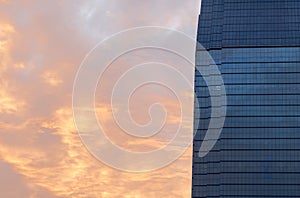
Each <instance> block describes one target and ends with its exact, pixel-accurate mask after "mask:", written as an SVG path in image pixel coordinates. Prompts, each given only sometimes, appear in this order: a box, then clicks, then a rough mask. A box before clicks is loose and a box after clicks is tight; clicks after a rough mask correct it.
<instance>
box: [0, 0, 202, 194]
mask: <svg viewBox="0 0 300 198" xmlns="http://www.w3.org/2000/svg"><path fill="white" fill-rule="evenodd" d="M0 3H1V6H0V13H1V16H0V76H1V78H0V88H1V89H0V118H1V121H0V159H1V160H2V161H3V162H5V163H6V164H9V166H10V167H11V168H8V169H9V172H7V174H4V175H3V176H2V177H1V179H0V183H1V182H2V183H3V182H4V181H6V180H8V179H11V180H10V181H11V182H10V183H9V184H12V183H14V181H15V183H17V184H18V186H17V187H16V188H18V192H17V194H15V195H14V196H11V197H20V195H21V196H23V197H28V196H29V197H32V198H36V197H78V198H79V197H91V198H93V197H104V198H105V197H109V198H111V197H120V196H123V197H130V198H135V197H136V198H138V197H189V196H190V192H189V189H190V178H191V169H190V167H191V158H190V155H191V148H189V149H188V150H187V151H186V152H185V153H184V155H183V156H182V157H181V158H180V159H178V160H177V161H176V162H175V163H173V164H171V165H169V166H167V167H165V168H163V169H160V170H157V171H154V172H150V173H140V174H132V173H126V172H121V171H118V170H115V169H113V168H110V167H108V166H106V165H104V164H103V163H101V162H99V161H98V160H96V159H95V158H94V157H93V156H91V154H90V153H89V152H88V151H87V149H86V148H85V147H84V146H83V144H82V142H81V140H80V138H79V136H78V134H77V132H76V128H75V125H74V121H73V114H72V104H71V101H72V85H73V80H74V77H75V74H76V71H77V69H78V67H79V65H80V63H81V61H82V59H83V58H84V57H85V55H86V53H87V52H88V51H89V50H90V49H91V48H92V47H94V45H95V44H96V43H98V42H99V41H101V40H102V39H104V38H106V37H108V36H110V35H111V34H112V33H116V32H117V31H120V30H123V29H125V28H132V27H136V26H147V25H155V26H166V27H169V28H173V29H179V30H182V31H184V32H186V33H187V34H189V35H191V36H194V35H195V32H196V29H195V28H196V21H197V15H198V10H199V7H198V6H199V5H198V4H199V3H198V1H194V0H192V1H188V2H183V1H179V0H176V1H174V0H166V1H163V2H162V1H158V0H155V1H151V2H150V1H137V0H132V1H127V0H125V1H115V0H112V1H102V0H101V1H96V0H90V1H77V0H75V1H71V0H67V1H22V0H21V1H3V0H2V1H1V2H0ZM133 5H134V6H133ZM121 71H122V70H119V71H116V70H114V72H112V74H111V79H114V75H115V74H116V73H115V72H121ZM185 72H186V73H189V74H192V71H190V70H188V71H185ZM108 84H109V83H108ZM103 85H104V86H105V87H106V88H108V87H109V86H107V85H106V84H105V83H104V84H103ZM154 91H155V89H154ZM141 93H144V94H145V92H141ZM150 93H151V94H150ZM161 93H165V92H161ZM102 94H103V95H101V94H100V95H98V96H99V97H98V99H99V101H98V102H99V103H97V112H98V113H99V114H100V115H99V117H101V118H103V119H102V122H103V123H105V126H106V128H107V131H108V135H109V136H110V137H111V138H112V139H113V140H114V141H115V142H116V143H119V144H120V145H121V146H124V147H125V148H128V149H132V150H139V149H141V148H143V149H145V150H151V149H153V148H157V147H159V146H161V145H164V144H165V140H168V138H169V136H168V134H167V133H169V132H170V131H172V130H174V128H175V127H176V126H175V124H176V123H178V112H177V110H176V108H177V105H178V103H177V102H176V101H175V100H174V98H172V97H170V96H169V95H168V94H166V95H164V94H162V97H158V96H155V95H153V92H148V93H147V94H148V96H149V97H148V98H146V99H147V100H144V101H145V103H143V102H138V99H139V98H138V97H137V98H136V100H135V102H134V104H133V106H135V107H134V108H137V110H139V109H145V111H146V108H144V107H147V105H145V104H146V103H147V104H149V103H151V102H153V101H157V100H159V101H161V103H163V104H165V105H166V108H167V109H168V110H169V112H170V116H169V117H168V120H167V122H168V123H169V125H168V126H166V128H164V130H165V132H166V134H165V135H166V136H163V135H160V136H159V135H158V136H157V137H156V138H155V139H149V140H145V141H139V140H137V139H134V138H131V137H128V135H126V134H122V133H121V131H118V130H117V128H116V126H115V125H113V124H112V119H111V112H110V110H109V105H108V104H109V103H107V101H105V102H103V100H102V99H103V98H106V99H107V97H108V96H109V95H105V93H103V92H102ZM151 95H152V96H153V97H150V96H151ZM133 117H134V118H136V120H137V121H138V122H141V123H143V122H146V121H147V119H148V117H147V113H144V112H143V114H139V113H138V111H134V110H133ZM188 117H189V116H186V117H185V119H186V120H187V121H186V122H188ZM187 125H188V124H187ZM187 130H189V129H187ZM117 134H119V135H117ZM171 137H172V136H171ZM6 169H7V168H3V170H6ZM16 175H17V176H16ZM8 189H9V188H8Z"/></svg>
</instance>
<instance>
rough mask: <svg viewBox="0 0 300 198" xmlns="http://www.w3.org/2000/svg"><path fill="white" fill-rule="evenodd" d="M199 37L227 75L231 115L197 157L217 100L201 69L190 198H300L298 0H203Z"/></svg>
mask: <svg viewBox="0 0 300 198" xmlns="http://www.w3.org/2000/svg"><path fill="white" fill-rule="evenodd" d="M198 41H199V42H200V43H201V44H202V45H203V46H204V47H205V48H206V49H207V50H208V51H209V53H210V54H211V56H212V57H213V59H214V61H215V63H216V64H217V66H218V67H219V70H220V71H221V73H222V77H223V80H224V83H225V88H226V94H227V116H226V121H225V124H224V128H223V130H222V134H221V137H220V138H219V140H218V142H217V144H216V145H215V146H214V148H213V150H212V151H210V153H209V154H208V155H206V156H205V157H204V158H199V157H198V151H199V148H200V145H201V143H202V141H203V139H204V136H205V134H206V131H207V128H208V125H209V121H210V116H211V108H212V107H211V105H212V104H211V101H210V95H209V91H208V88H207V85H206V83H205V81H204V80H203V78H202V76H201V75H200V73H199V72H198V71H197V70H196V72H195V93H196V98H195V100H198V102H199V104H200V107H199V108H200V114H199V113H198V112H199V109H197V110H195V112H196V113H195V115H194V119H195V122H196V121H199V123H200V124H199V127H198V128H195V129H194V130H195V134H196V135H195V137H194V144H193V179H192V180H193V185H192V197H198V198H206V197H231V198H234V197H241V198H250V197H251V198H253V197H256V198H263V197H264V198H266V197H270V198H273V197H280V198H288V197H300V100H299V98H300V1H299V0H276V1H274V0H247V1H245V0H202V9H201V15H200V16H199V26H198ZM197 57H198V58H197ZM201 66H206V67H207V65H205V63H204V62H203V61H202V60H199V56H197V53H196V67H201ZM212 75H213V74H212Z"/></svg>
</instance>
